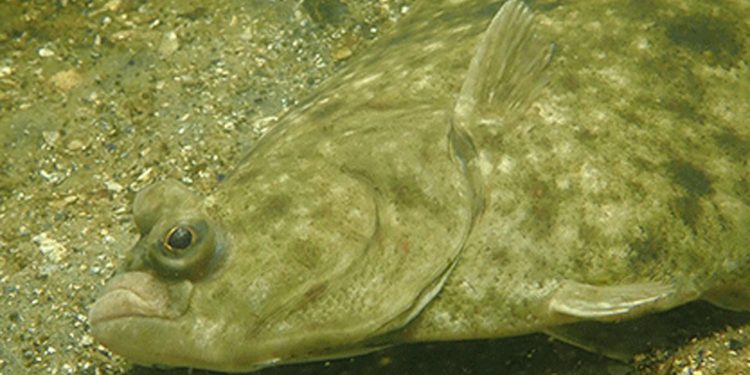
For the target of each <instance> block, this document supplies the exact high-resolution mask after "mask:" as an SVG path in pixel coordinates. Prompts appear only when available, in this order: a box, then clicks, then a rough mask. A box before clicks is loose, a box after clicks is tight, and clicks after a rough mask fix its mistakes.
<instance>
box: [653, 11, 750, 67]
mask: <svg viewBox="0 0 750 375" xmlns="http://www.w3.org/2000/svg"><path fill="white" fill-rule="evenodd" d="M741 29H742V27H740V26H739V25H737V24H736V23H734V22H731V21H730V20H728V19H726V18H718V17H711V16H704V15H690V16H684V17H677V18H676V19H674V20H671V21H670V22H668V23H667V25H666V35H667V38H669V40H671V41H672V42H673V43H675V44H677V45H678V46H680V47H683V48H686V49H688V50H689V51H691V52H693V53H698V54H700V55H702V56H703V57H704V58H706V59H707V62H708V64H710V65H719V66H721V67H723V68H731V67H733V66H736V65H737V63H738V61H739V60H740V59H741V57H742V50H743V45H742V40H741V39H740V38H739V36H738V35H737V32H736V30H741Z"/></svg>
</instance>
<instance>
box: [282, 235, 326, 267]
mask: <svg viewBox="0 0 750 375" xmlns="http://www.w3.org/2000/svg"><path fill="white" fill-rule="evenodd" d="M289 251H290V254H289V255H290V257H291V259H294V260H295V261H296V262H297V263H298V264H300V265H302V266H303V267H305V268H306V269H308V270H313V269H316V268H317V267H318V266H319V264H320V260H321V257H322V256H323V249H322V248H320V247H319V246H317V245H316V244H315V243H313V242H311V241H303V240H294V241H293V242H292V244H291V245H290V247H289Z"/></svg>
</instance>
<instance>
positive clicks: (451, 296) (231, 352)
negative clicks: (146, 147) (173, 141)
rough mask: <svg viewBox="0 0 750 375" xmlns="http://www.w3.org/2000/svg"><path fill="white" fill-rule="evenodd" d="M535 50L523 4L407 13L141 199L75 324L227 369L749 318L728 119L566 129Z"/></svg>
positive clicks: (746, 228)
mask: <svg viewBox="0 0 750 375" xmlns="http://www.w3.org/2000/svg"><path fill="white" fill-rule="evenodd" d="M498 9H499V10H498ZM554 50H555V48H554V45H553V44H551V43H550V41H548V40H545V38H544V37H543V36H541V35H540V33H539V32H538V25H537V24H536V22H535V20H534V17H533V16H532V13H531V11H530V10H529V9H528V8H527V7H526V6H525V5H524V4H523V3H522V2H520V1H516V0H510V1H506V2H504V3H503V4H502V6H499V4H498V3H495V2H491V1H435V2H433V1H425V2H422V3H419V4H417V5H416V6H415V7H414V9H413V10H412V11H411V13H410V14H409V15H407V16H405V17H404V19H403V20H401V21H400V22H399V24H398V25H397V26H396V28H395V30H394V31H393V32H392V33H391V34H390V35H388V36H386V37H384V38H383V39H381V40H380V41H379V42H378V43H377V44H376V45H375V46H373V47H372V48H371V49H370V50H368V51H367V52H366V53H364V54H362V55H361V56H359V57H357V59H356V60H355V61H352V62H351V63H350V64H348V65H347V66H346V67H345V68H343V69H342V70H341V71H340V72H339V73H338V74H337V75H336V76H334V77H332V78H331V79H330V80H329V81H328V82H327V83H325V84H324V85H323V86H322V87H321V88H320V90H319V91H318V92H317V93H316V94H315V95H313V96H312V97H311V98H310V99H309V100H308V101H306V102H304V103H302V104H301V105H300V106H299V107H298V108H296V109H295V110H293V111H291V112H289V113H288V114H286V115H285V116H284V117H283V118H282V119H280V121H279V122H278V124H277V125H275V127H274V128H273V129H272V130H270V132H269V133H268V134H266V135H265V136H264V137H263V138H262V139H261V140H260V141H259V142H258V144H257V145H256V146H255V147H254V148H253V149H252V150H251V151H250V152H249V153H248V154H247V156H246V157H244V159H243V160H242V161H241V162H240V163H239V164H238V165H237V168H236V170H235V171H234V172H233V174H232V175H231V176H230V177H229V178H228V179H227V180H226V181H224V182H223V183H222V185H221V186H220V187H219V189H218V190H217V192H216V193H214V194H212V195H210V196H208V197H205V198H204V197H200V196H198V195H196V194H194V193H192V192H191V191H189V190H188V189H187V188H186V187H184V186H183V185H181V184H179V183H178V182H175V181H171V180H165V181H162V182H158V183H155V184H153V185H151V186H150V187H147V188H146V189H144V190H143V191H141V192H140V193H139V194H138V195H137V197H136V199H135V202H134V217H135V223H136V225H137V227H138V229H139V231H140V239H139V240H138V242H137V243H136V245H135V246H134V248H133V249H132V250H131V254H130V258H129V261H128V264H127V265H126V267H125V269H124V271H123V272H122V273H121V274H119V275H118V276H116V277H115V278H113V279H112V280H111V281H110V282H109V283H108V286H107V287H106V290H105V292H104V293H103V295H102V296H101V297H99V299H98V300H97V301H96V303H95V304H94V305H93V306H92V308H91V312H90V323H91V328H92V332H93V335H94V337H95V338H96V339H97V340H99V341H100V342H101V343H103V344H104V345H106V346H107V347H108V348H110V349H111V350H112V351H113V352H115V353H118V354H121V355H123V356H124V357H125V358H127V359H129V360H131V361H133V362H135V363H138V364H144V365H166V366H187V367H194V368H205V369H213V370H221V371H230V372H232V371H250V370H254V369H258V368H262V367H266V366H272V365H276V364H283V363H294V362H304V361H313V360H320V359H326V358H337V357H344V356H350V355H355V354H359V353H364V352H368V351H372V350H376V349H378V348H381V347H384V346H387V345H391V344H395V343H403V342H422V341H435V340H460V339H473V338H485V337H502V336H512V335H520V334H525V333H530V332H538V331H544V332H548V333H550V334H553V335H557V336H558V337H561V338H563V339H565V340H568V341H570V342H573V343H576V344H578V345H581V346H586V345H587V343H586V342H583V341H581V340H582V339H581V338H580V337H579V335H577V332H576V328H575V326H570V325H568V324H571V323H576V322H590V321H593V322H611V321H620V320H624V319H631V318H636V317H639V316H642V315H644V314H647V313H650V312H654V311H662V310H666V309H670V308H672V307H675V306H678V305H681V304H684V303H686V302H689V301H692V300H696V299H705V300H708V301H710V302H713V303H715V304H718V305H720V306H723V307H727V308H731V309H735V310H750V290H748V289H747V285H749V284H748V281H750V272H748V271H750V249H749V248H748V238H750V200H748V196H747V193H748V191H750V190H748V164H747V160H748V159H747V157H748V155H747V153H745V154H743V155H739V156H738V155H737V153H736V152H735V153H731V152H730V153H726V152H724V151H722V148H721V146H722V145H725V144H726V142H728V141H727V138H726V137H723V136H722V134H730V135H731V136H733V137H734V138H733V139H737V140H739V141H737V142H746V144H747V139H748V135H747V129H745V130H742V129H738V128H736V127H735V128H732V127H731V126H725V125H724V124H721V123H717V124H714V125H712V124H707V125H706V126H704V127H703V128H691V129H689V130H686V129H684V128H681V126H680V124H676V123H675V122H669V121H657V120H651V122H653V125H651V126H647V125H649V124H650V122H649V120H644V121H641V122H638V121H631V122H622V121H621V122H617V121H615V122H610V123H607V126H609V128H607V129H601V128H597V127H588V128H587V127H586V125H582V124H575V123H572V122H571V121H569V120H566V117H565V115H566V113H568V112H565V111H564V110H561V109H559V108H558V107H556V106H559V105H560V103H566V102H569V101H570V99H566V98H565V97H562V98H561V97H559V96H556V95H554V94H553V93H552V92H550V91H547V88H546V87H547V86H546V84H547V83H548V81H549V80H550V79H551V78H550V77H552V76H553V75H554V70H555V56H554V54H555V53H554ZM534 103H536V104H534ZM530 108H533V109H535V110H534V111H530V110H529V109H530ZM644 108H645V109H644V110H646V109H649V108H652V107H649V104H645V105H644ZM585 110H587V109H586V108H581V111H585ZM637 115H638V113H635V114H632V113H631V115H630V116H629V117H628V118H630V119H633V118H635V117H638V116H637ZM601 117H602V118H605V117H606V113H605V114H602V116H601ZM601 121H602V123H604V120H601ZM592 122H595V120H592ZM634 122H635V123H634ZM697 139H708V140H710V141H706V142H708V143H710V144H709V146H710V147H703V146H700V145H698V146H696V145H695V142H696V140H697ZM722 142H724V143H722ZM733 144H734V145H737V143H736V142H735V143H733ZM740 146H741V145H740ZM740 146H738V147H739V148H741V147H740ZM738 147H735V148H738ZM746 147H750V146H746ZM571 327H573V328H571ZM609 354H611V355H612V356H615V357H616V356H618V355H619V354H620V353H619V352H616V351H612V352H611V353H609Z"/></svg>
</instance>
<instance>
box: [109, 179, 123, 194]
mask: <svg viewBox="0 0 750 375" xmlns="http://www.w3.org/2000/svg"><path fill="white" fill-rule="evenodd" d="M104 186H106V187H107V191H109V192H111V193H115V194H117V193H120V192H122V189H123V187H122V185H120V184H118V183H117V182H114V181H107V182H105V183H104Z"/></svg>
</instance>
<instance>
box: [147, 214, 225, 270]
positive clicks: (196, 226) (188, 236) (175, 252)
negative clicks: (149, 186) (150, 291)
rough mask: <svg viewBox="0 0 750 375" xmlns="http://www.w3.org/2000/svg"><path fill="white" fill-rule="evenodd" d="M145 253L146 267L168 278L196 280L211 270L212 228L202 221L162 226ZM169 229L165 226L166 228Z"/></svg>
mask: <svg viewBox="0 0 750 375" xmlns="http://www.w3.org/2000/svg"><path fill="white" fill-rule="evenodd" d="M162 225H163V226H162V228H164V229H161V230H159V229H157V231H156V233H159V232H161V233H163V234H162V235H160V236H159V237H156V241H154V242H153V243H152V245H151V247H150V250H149V251H148V255H147V263H148V264H149V265H150V266H151V267H152V268H153V269H155V270H156V271H157V272H159V273H160V274H162V275H164V276H165V277H169V278H187V279H191V280H196V279H199V278H201V277H203V276H204V275H205V274H206V272H208V271H209V269H210V268H211V267H210V266H211V264H212V260H213V259H214V258H215V256H216V253H217V249H216V246H217V242H216V234H215V233H214V228H213V227H212V226H211V224H209V223H208V222H207V221H205V220H200V219H186V220H179V221H178V222H176V223H175V222H171V223H168V222H164V223H163V224H162ZM167 225H168V226H167Z"/></svg>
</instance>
